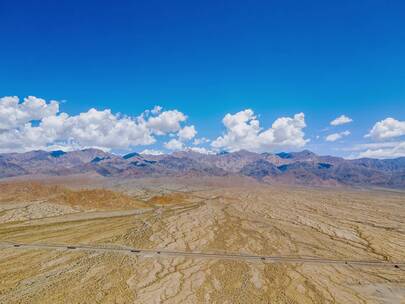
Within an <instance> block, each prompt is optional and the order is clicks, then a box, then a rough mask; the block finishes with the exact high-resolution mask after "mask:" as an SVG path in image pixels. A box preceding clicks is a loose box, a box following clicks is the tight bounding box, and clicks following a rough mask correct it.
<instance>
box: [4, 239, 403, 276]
mask: <svg viewBox="0 0 405 304" xmlns="http://www.w3.org/2000/svg"><path fill="white" fill-rule="evenodd" d="M0 248H15V249H23V248H28V249H49V250H55V249H57V250H72V251H73V250H75V251H93V252H94V251H95V252H116V253H127V254H128V253H130V254H134V255H138V256H143V257H160V256H162V257H190V258H208V259H232V260H239V261H261V262H269V263H313V264H328V265H335V264H337V265H339V264H340V265H357V266H378V267H394V268H398V269H399V268H402V269H404V267H405V262H400V261H398V262H388V261H379V260H337V259H325V258H316V257H294V256H261V255H248V254H233V253H204V252H190V251H173V250H151V249H135V248H117V247H104V246H89V245H66V244H64V245H59V244H25V243H10V242H8V243H0Z"/></svg>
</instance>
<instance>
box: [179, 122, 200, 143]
mask: <svg viewBox="0 0 405 304" xmlns="http://www.w3.org/2000/svg"><path fill="white" fill-rule="evenodd" d="M177 135H178V137H179V140H181V141H186V140H191V139H193V138H194V137H195V136H196V135H197V131H196V129H195V127H194V126H185V127H184V128H182V129H180V130H179V132H177Z"/></svg>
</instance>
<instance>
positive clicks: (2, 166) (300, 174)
mask: <svg viewBox="0 0 405 304" xmlns="http://www.w3.org/2000/svg"><path fill="white" fill-rule="evenodd" d="M89 172H92V173H97V174H99V175H102V176H108V177H120V178H136V177H158V176H230V175H237V176H246V177H250V178H254V179H256V180H258V181H261V182H265V183H270V184H271V183H282V184H297V185H314V186H322V185H328V186H334V185H350V186H378V187H390V188H405V157H401V158H396V159H383V160H381V159H371V158H361V159H354V160H347V159H343V158H340V157H334V156H320V155H317V154H315V153H313V152H311V151H308V150H304V151H301V152H290V153H287V152H282V153H277V154H272V153H254V152H250V151H246V150H241V151H237V152H227V153H219V154H215V155H213V154H202V153H198V152H194V151H179V152H174V153H172V154H162V155H141V154H138V153H136V152H133V153H129V154H127V155H124V156H119V155H115V154H112V153H107V152H104V151H101V150H97V149H85V150H78V151H72V152H63V151H51V152H46V151H31V152H26V153H5V154H0V178H7V177H14V176H23V175H38V174H44V175H62V176H63V175H70V174H80V173H89Z"/></svg>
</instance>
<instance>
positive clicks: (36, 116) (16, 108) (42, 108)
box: [0, 96, 59, 130]
mask: <svg viewBox="0 0 405 304" xmlns="http://www.w3.org/2000/svg"><path fill="white" fill-rule="evenodd" d="M58 112H59V103H58V102H57V101H54V100H52V101H51V102H50V103H46V101H45V100H43V99H41V98H36V97H34V96H28V97H26V98H24V101H23V102H21V103H20V100H19V98H18V97H16V96H11V97H3V98H0V130H7V129H11V128H16V127H19V126H23V125H24V124H26V123H28V122H30V121H33V120H41V119H43V118H45V117H49V116H53V115H55V114H56V113H58Z"/></svg>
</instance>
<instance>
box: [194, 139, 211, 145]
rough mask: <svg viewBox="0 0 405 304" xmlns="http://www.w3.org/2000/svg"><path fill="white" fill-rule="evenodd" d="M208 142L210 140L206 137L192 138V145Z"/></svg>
mask: <svg viewBox="0 0 405 304" xmlns="http://www.w3.org/2000/svg"><path fill="white" fill-rule="evenodd" d="M209 142H210V140H209V139H208V138H205V137H201V138H196V139H194V140H193V145H194V146H198V145H201V144H206V143H209Z"/></svg>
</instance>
